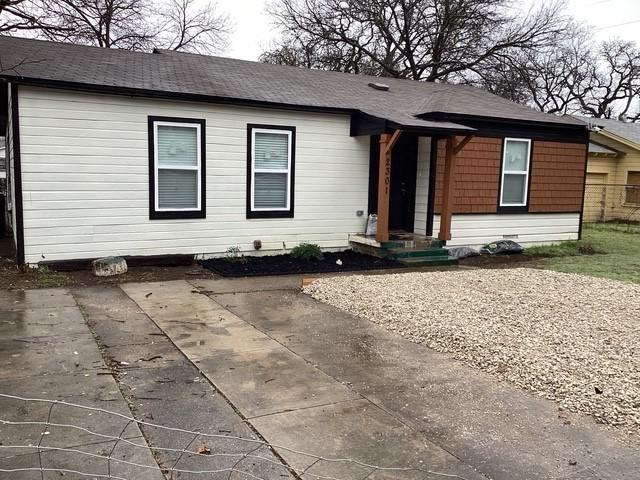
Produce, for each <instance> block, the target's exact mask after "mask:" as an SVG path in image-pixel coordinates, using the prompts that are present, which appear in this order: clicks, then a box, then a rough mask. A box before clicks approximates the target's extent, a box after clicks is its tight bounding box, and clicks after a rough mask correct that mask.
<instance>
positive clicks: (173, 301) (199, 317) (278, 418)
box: [122, 280, 485, 480]
mask: <svg viewBox="0 0 640 480" xmlns="http://www.w3.org/2000/svg"><path fill="white" fill-rule="evenodd" d="M294 283H295V284H296V285H299V280H298V281H295V282H291V281H289V285H293V284H294ZM236 284H237V286H236V288H238V287H242V286H241V285H239V284H238V282H236ZM207 286H208V287H209V286H210V285H207ZM122 288H123V290H124V291H125V292H126V293H127V294H128V295H129V296H130V297H131V298H132V299H133V300H135V301H136V302H137V303H138V305H140V307H141V308H142V309H143V310H144V311H145V312H146V313H148V314H149V316H150V317H151V318H152V319H153V320H154V322H156V323H157V324H158V326H159V327H161V328H162V329H163V330H164V331H165V333H166V334H167V335H168V336H169V338H170V339H171V340H172V341H173V342H174V343H175V344H176V345H177V346H178V347H180V349H181V350H182V351H183V352H184V353H185V355H186V356H187V357H189V358H190V359H192V360H193V361H194V362H195V363H196V364H197V365H198V367H199V368H200V369H201V370H202V372H203V373H204V374H205V375H206V376H207V377H208V378H209V379H210V380H211V381H212V382H213V383H214V384H215V385H216V386H217V387H218V388H219V389H220V390H221V391H222V392H223V393H224V395H225V396H226V397H227V398H228V399H229V400H230V401H231V402H232V403H233V405H234V406H235V407H236V408H238V410H239V411H240V412H241V413H242V414H243V415H245V416H246V417H248V418H249V421H250V422H251V424H252V425H254V427H256V428H257V430H258V431H259V432H260V433H261V434H262V435H263V436H264V437H265V438H266V439H267V440H268V441H269V442H270V443H271V444H273V445H276V447H275V448H276V450H277V451H278V452H279V453H280V454H281V455H282V456H283V457H284V458H285V459H286V460H287V461H288V462H289V463H290V464H291V465H292V466H293V467H294V468H295V469H296V470H298V471H305V472H306V475H305V476H306V477H308V478H315V477H312V475H313V474H315V475H324V476H334V477H337V478H341V479H350V478H364V477H365V476H368V475H370V474H373V473H374V469H372V468H369V467H362V466H361V465H357V464H354V463H353V462H328V461H326V460H321V459H319V458H318V457H332V458H333V457H339V458H344V457H347V458H353V459H357V460H359V461H361V462H366V463H371V464H374V465H382V466H385V467H414V468H415V469H420V470H422V471H413V472H412V473H411V474H409V473H403V474H402V475H400V473H399V472H394V473H393V475H391V474H390V473H389V472H387V478H431V475H430V474H429V473H427V472H426V471H424V470H437V471H438V472H443V473H445V474H447V475H453V476H455V475H460V476H461V477H463V478H465V479H469V480H471V479H481V478H485V477H483V476H482V475H479V474H478V473H476V472H475V471H474V469H473V468H471V467H469V466H468V465H465V464H464V463H463V462H461V461H459V460H458V459H457V458H456V457H455V456H453V455H451V454H450V453H449V452H447V451H446V450H445V449H443V448H441V447H440V446H438V445H436V444H434V443H432V442H431V441H430V440H429V439H428V438H426V437H424V436H423V435H421V434H420V433H419V432H417V431H415V430H413V429H411V428H408V427H407V426H406V425H404V424H403V423H402V422H400V421H399V420H398V419H397V418H394V417H393V416H392V415H390V414H389V413H387V412H385V411H384V410H382V409H380V408H379V407H378V406H376V405H375V404H373V403H371V402H370V401H368V400H367V399H365V398H364V397H362V396H361V395H360V394H359V393H358V392H356V391H354V389H352V388H349V387H348V386H347V385H345V384H344V383H342V382H340V381H337V380H336V379H335V378H333V377H331V376H330V375H327V374H326V373H325V372H323V371H322V370H321V369H319V368H317V366H316V365H314V364H313V363H310V362H308V361H307V360H306V359H305V358H303V357H301V356H299V355H297V354H295V353H294V352H292V351H291V350H290V349H288V348H286V347H285V346H283V345H282V344H280V343H278V342H277V341H276V340H274V339H273V338H271V337H269V336H268V335H266V334H265V333H263V332H262V331H260V330H258V329H256V328H254V327H253V326H251V325H249V324H248V323H247V322H246V321H244V320H243V319H241V318H239V317H237V316H235V315H233V314H231V313H230V312H229V311H228V310H226V309H225V308H223V307H222V306H221V305H220V304H219V303H217V302H215V301H213V300H212V299H211V298H208V297H207V296H206V295H202V294H201V293H200V292H199V291H197V290H194V288H193V286H192V285H190V284H189V283H187V282H183V281H175V282H162V283H144V284H125V285H123V286H122ZM250 288H256V287H255V282H251V286H250ZM258 288H260V287H258ZM213 289H214V288H207V290H208V291H212V290H213ZM282 294H283V291H281V290H280V289H279V290H278V291H277V292H274V295H276V296H279V295H282ZM239 295H243V294H239ZM232 296H233V295H232ZM256 308H260V306H259V305H256ZM281 447H286V448H281ZM287 449H292V450H297V451H303V452H305V453H308V454H312V455H313V456H309V455H300V454H295V453H292V452H291V451H289V450H287ZM312 470H313V471H312ZM376 475H378V476H379V478H384V477H382V476H380V475H382V472H377V473H376ZM388 475H391V476H388ZM440 478H441V476H440Z"/></svg>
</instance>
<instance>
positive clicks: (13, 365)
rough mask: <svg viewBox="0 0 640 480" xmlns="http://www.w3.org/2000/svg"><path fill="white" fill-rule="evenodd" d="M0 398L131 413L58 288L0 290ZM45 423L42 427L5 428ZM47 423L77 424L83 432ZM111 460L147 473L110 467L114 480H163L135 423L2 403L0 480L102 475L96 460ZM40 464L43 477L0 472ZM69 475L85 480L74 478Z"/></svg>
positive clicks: (39, 405)
mask: <svg viewBox="0 0 640 480" xmlns="http://www.w3.org/2000/svg"><path fill="white" fill-rule="evenodd" d="M0 393H2V394H4V395H13V396H19V397H23V398H39V399H47V400H58V401H66V402H70V403H75V404H81V405H84V406H89V407H94V408H101V409H105V410H108V411H110V412H116V413H120V414H122V415H127V416H130V415H131V412H130V411H129V408H128V406H127V403H126V402H125V401H124V399H123V398H122V395H121V394H120V391H119V389H118V386H117V384H116V382H115V381H114V379H113V377H112V376H111V375H110V372H109V370H108V369H107V368H106V366H105V364H104V363H103V360H102V356H101V354H100V351H99V350H98V346H97V345H96V343H95V341H94V339H93V336H92V335H91V332H90V331H89V328H88V327H87V325H86V324H85V322H84V319H83V317H82V314H81V312H80V310H79V309H78V306H77V305H76V303H75V301H74V299H73V297H72V296H71V295H70V293H69V292H68V291H66V290H63V289H50V290H27V291H9V292H7V291H0ZM47 420H48V423H49V425H48V426H47V425H46V423H45V424H17V425H16V424H10V423H7V422H47ZM53 424H67V425H75V426H76V427H80V428H82V429H85V430H80V429H74V428H70V427H63V426H55V425H53ZM88 431H92V432H97V433H100V434H102V435H110V436H114V437H118V436H122V438H124V439H126V440H129V441H131V442H135V443H136V444H138V445H140V446H141V447H132V446H131V445H130V444H125V443H123V442H115V441H112V440H107V439H106V438H105V437H101V436H99V435H95V434H91V433H89V432H88ZM44 432H46V434H43V433H44ZM38 444H40V445H41V447H43V453H42V455H41V458H38V454H37V452H36V449H35V448H34V447H33V446H37V445H38ZM19 446H23V447H28V448H17V447H19ZM29 446H30V447H29ZM51 448H63V449H66V451H60V450H58V451H54V450H50V449H51ZM70 450H75V452H71V451H70ZM109 455H111V456H112V458H113V459H115V460H120V461H122V462H130V463H136V464H139V465H143V466H148V467H150V468H144V467H137V466H133V465H130V464H124V463H119V462H117V461H112V462H111V468H110V473H111V475H112V476H113V478H117V477H120V478H126V479H136V480H138V479H139V480H163V479H164V476H163V475H162V473H161V472H160V471H159V470H158V465H157V464H156V462H155V461H154V459H153V457H152V455H151V452H150V450H149V448H148V447H147V444H146V443H145V439H144V438H143V437H142V435H141V433H140V430H139V429H138V427H137V425H136V424H135V423H129V422H127V421H126V420H124V419H122V418H120V417H117V416H114V415H109V414H105V413H101V412H98V411H88V410H83V409H79V408H74V407H70V406H65V405H55V406H53V407H52V406H51V404H50V403H43V402H34V401H24V400H17V399H10V398H6V397H0V478H6V479H11V480H23V479H24V480H26V479H36V478H37V479H40V478H45V479H60V478H66V479H76V478H91V477H92V476H93V475H107V474H108V472H109V466H108V462H107V461H106V460H105V459H103V458H98V457H97V456H102V457H105V456H109ZM40 460H41V461H42V468H44V469H45V473H44V476H41V473H40V472H39V471H20V472H15V471H14V472H10V473H9V472H7V471H6V470H14V469H39V468H40ZM3 470H5V471H4V472H3ZM63 470H66V472H64V471H63ZM71 470H75V471H79V472H85V473H88V474H91V475H90V476H89V477H85V476H79V475H76V474H74V473H71V472H70V471H71Z"/></svg>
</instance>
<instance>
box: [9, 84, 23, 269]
mask: <svg viewBox="0 0 640 480" xmlns="http://www.w3.org/2000/svg"><path fill="white" fill-rule="evenodd" d="M11 128H12V135H11V141H12V150H11V151H12V152H13V171H12V172H11V173H12V174H13V185H14V187H13V196H14V205H12V208H14V209H15V211H16V224H15V225H14V226H13V227H14V228H15V234H16V263H17V264H18V265H24V211H23V203H22V163H21V158H20V115H19V112H18V85H16V84H15V83H11Z"/></svg>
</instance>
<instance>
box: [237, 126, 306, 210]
mask: <svg viewBox="0 0 640 480" xmlns="http://www.w3.org/2000/svg"><path fill="white" fill-rule="evenodd" d="M248 137H249V138H248V140H249V145H248V150H249V158H248V161H249V165H248V175H249V177H248V182H247V186H248V190H247V203H248V208H247V216H248V217H249V218H260V217H263V218H264V217H293V184H294V178H293V175H294V161H295V128H294V127H279V126H269V125H249V136H248Z"/></svg>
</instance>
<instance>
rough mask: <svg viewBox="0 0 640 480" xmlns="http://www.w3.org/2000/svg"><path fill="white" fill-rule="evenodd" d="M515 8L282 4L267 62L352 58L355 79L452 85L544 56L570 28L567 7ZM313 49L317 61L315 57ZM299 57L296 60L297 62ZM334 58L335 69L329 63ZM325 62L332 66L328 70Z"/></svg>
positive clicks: (475, 3)
mask: <svg viewBox="0 0 640 480" xmlns="http://www.w3.org/2000/svg"><path fill="white" fill-rule="evenodd" d="M511 3H512V2H511V0H348V1H347V0H278V1H277V2H276V3H275V4H274V5H273V6H272V7H271V9H270V13H271V15H272V16H273V17H274V19H275V20H276V23H277V25H279V27H280V28H281V30H282V33H283V37H282V41H281V42H280V44H279V46H276V48H275V49H273V50H272V51H270V52H266V53H265V54H264V55H263V57H262V58H263V60H265V61H272V60H274V59H276V60H277V61H280V62H283V61H287V59H290V61H291V62H292V63H294V64H295V63H302V62H301V59H305V57H311V58H313V59H314V61H313V62H310V63H311V66H314V67H316V66H320V67H323V68H335V67H336V64H335V63H333V62H332V61H331V59H332V56H331V55H330V53H331V52H333V51H337V52H344V51H345V50H346V51H349V52H350V53H351V55H349V58H350V59H352V61H350V62H347V63H346V67H345V64H338V65H337V66H338V68H340V69H348V70H349V71H355V70H362V69H363V68H364V69H366V70H373V71H374V72H375V73H377V74H378V75H382V76H394V77H405V78H412V79H415V80H427V81H436V80H448V79H450V78H452V77H453V76H455V75H456V74H458V73H459V72H463V71H466V70H469V69H472V68H479V67H480V66H481V65H482V64H483V63H485V62H487V61H488V60H490V59H493V58H495V57H499V56H500V55H502V54H503V53H504V52H507V51H513V50H514V49H536V48H545V47H547V46H550V45H552V44H553V43H554V38H555V36H556V35H557V34H558V33H559V32H562V31H563V30H564V29H565V28H566V17H564V16H563V15H562V14H561V12H562V8H563V5H564V2H563V1H557V0H554V1H551V2H545V3H543V4H542V5H541V6H539V7H537V8H535V9H532V10H530V11H528V12H527V13H525V14H522V15H519V14H517V13H514V10H513V9H512V8H510V7H512V5H511ZM309 49H311V55H309ZM292 53H293V55H292ZM327 58H328V59H329V61H327ZM325 62H326V63H325Z"/></svg>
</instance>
